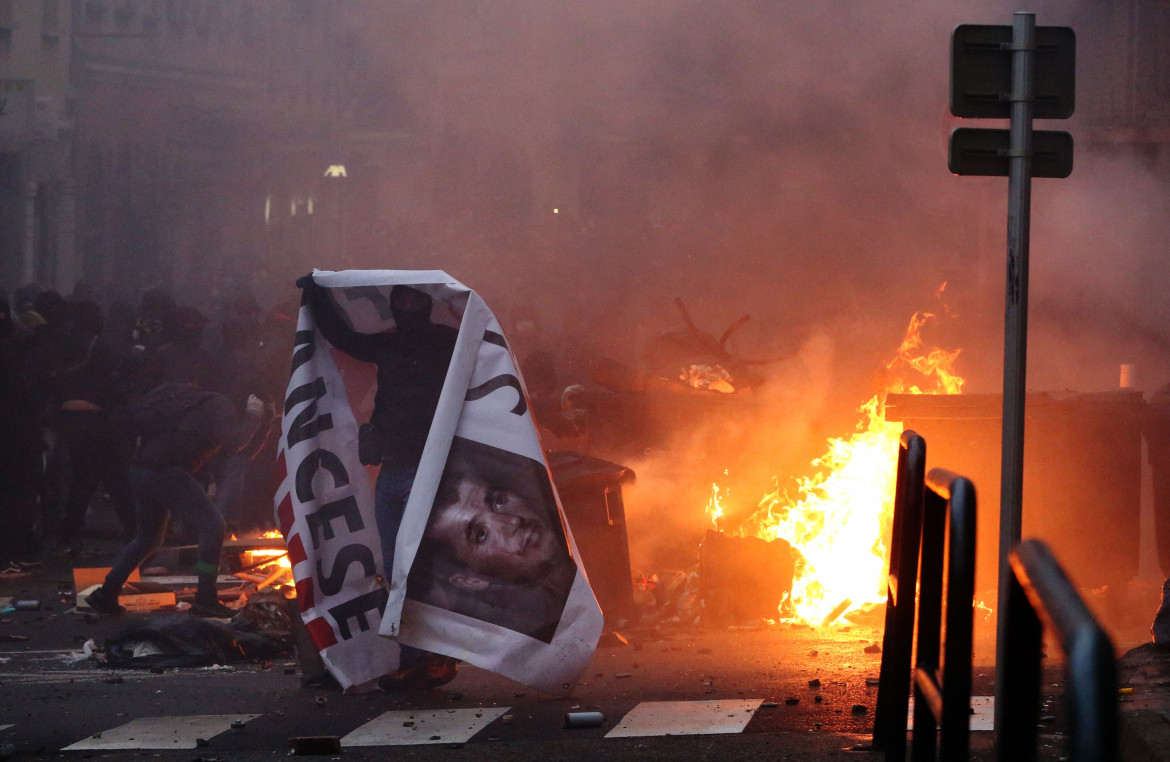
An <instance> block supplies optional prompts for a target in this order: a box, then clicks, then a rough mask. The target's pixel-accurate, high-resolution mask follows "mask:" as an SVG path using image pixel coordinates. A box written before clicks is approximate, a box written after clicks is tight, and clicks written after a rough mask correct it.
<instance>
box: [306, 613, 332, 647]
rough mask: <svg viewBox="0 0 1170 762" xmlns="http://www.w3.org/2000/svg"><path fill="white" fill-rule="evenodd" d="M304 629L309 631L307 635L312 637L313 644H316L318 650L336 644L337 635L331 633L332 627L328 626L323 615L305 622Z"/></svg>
mask: <svg viewBox="0 0 1170 762" xmlns="http://www.w3.org/2000/svg"><path fill="white" fill-rule="evenodd" d="M305 629H306V630H308V631H309V637H310V638H312V639H313V645H315V646H317V650H318V651H324V650H325V649H326V648H328V647H329V646H335V645H337V636H336V635H334V634H333V628H332V627H330V626H329V623H328V622H326V621H325V618H324V617H317V618H316V619H314V620H312V621H311V622H306V623H305Z"/></svg>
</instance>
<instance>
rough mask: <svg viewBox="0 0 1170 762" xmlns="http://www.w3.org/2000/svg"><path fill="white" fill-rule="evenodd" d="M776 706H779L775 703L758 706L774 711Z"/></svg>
mask: <svg viewBox="0 0 1170 762" xmlns="http://www.w3.org/2000/svg"><path fill="white" fill-rule="evenodd" d="M778 706H780V705H779V704H777V703H776V702H775V701H765V702H764V703H762V704H760V707H761V708H763V709H775V708H776V707H778Z"/></svg>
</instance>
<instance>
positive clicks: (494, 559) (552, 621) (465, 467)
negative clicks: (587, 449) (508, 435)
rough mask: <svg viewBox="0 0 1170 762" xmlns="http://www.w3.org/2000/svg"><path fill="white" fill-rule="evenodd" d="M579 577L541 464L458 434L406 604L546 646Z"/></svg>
mask: <svg viewBox="0 0 1170 762" xmlns="http://www.w3.org/2000/svg"><path fill="white" fill-rule="evenodd" d="M575 574H576V566H575V564H574V563H573V560H572V558H571V556H570V554H569V546H568V542H567V540H566V537H565V530H564V527H563V525H562V523H561V519H560V514H559V512H558V510H557V504H556V498H555V496H554V494H553V490H552V485H551V484H550V482H549V479H548V471H547V469H546V468H545V467H544V464H543V463H540V462H538V461H534V460H532V459H531V458H528V457H525V456H523V455H519V454H517V453H513V452H509V451H507V450H502V449H499V448H496V447H492V446H490V445H485V444H481V443H479V442H475V441H473V440H470V439H464V438H462V437H455V438H454V439H453V441H452V443H451V450H450V454H449V455H448V458H447V464H446V467H445V468H444V470H443V475H442V478H441V480H440V482H439V488H438V492H437V493H436V496H435V502H434V505H433V507H432V509H431V515H430V519H429V521H428V522H427V528H426V532H425V534H424V539H423V542H422V544H421V545H420V547H419V553H418V555H417V556H416V557H415V563H414V567H413V568H412V570H411V574H410V577H409V579H408V581H407V597H409V598H412V599H414V600H417V601H420V602H423V603H428V604H430V605H432V606H436V607H438V608H442V609H446V610H448V611H453V612H455V613H458V614H463V615H465V616H469V617H472V618H474V619H479V620H482V621H485V622H488V623H490V624H495V625H498V626H500V627H505V628H507V629H510V630H514V631H516V632H520V633H522V634H524V635H528V636H529V637H533V638H536V639H537V640H542V641H544V642H546V643H547V642H550V641H551V639H552V635H553V633H554V632H555V630H556V625H557V623H558V622H559V621H560V619H561V614H562V612H563V610H564V607H565V601H566V600H567V599H568V596H569V590H570V589H571V587H572V584H573V577H574V575H575Z"/></svg>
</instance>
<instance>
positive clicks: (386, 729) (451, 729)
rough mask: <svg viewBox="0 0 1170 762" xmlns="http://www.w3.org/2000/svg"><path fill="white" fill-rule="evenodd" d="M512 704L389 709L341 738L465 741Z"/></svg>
mask: <svg viewBox="0 0 1170 762" xmlns="http://www.w3.org/2000/svg"><path fill="white" fill-rule="evenodd" d="M507 711H508V707H498V706H495V707H487V708H482V709H446V710H443V709H440V710H437V711H433V712H427V711H395V712H386V713H385V714H382V715H379V716H378V717H375V718H374V719H372V720H370V721H369V722H367V723H366V724H365V725H362V726H361V727H360V728H358V729H357V730H355V731H353V732H352V733H350V734H349V735H347V736H345V737H344V738H342V739H341V745H342V746H343V747H344V746H406V745H410V744H428V743H464V742H465V741H469V740H471V737H472V736H474V735H475V734H476V733H478V732H479V731H481V730H483V729H484V728H485V727H487V726H488V725H489V724H490V723H491V722H492V721H493V720H495V719H496V718H497V717H499V716H501V715H502V714H504V713H505V712H507Z"/></svg>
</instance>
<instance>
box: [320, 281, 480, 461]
mask: <svg viewBox="0 0 1170 762" xmlns="http://www.w3.org/2000/svg"><path fill="white" fill-rule="evenodd" d="M306 280H308V281H309V283H308V284H306V285H305V295H306V298H307V300H308V304H309V306H310V308H311V309H312V310H313V316H314V318H315V319H316V321H317V327H318V328H320V329H321V333H322V334H323V335H324V336H325V338H326V339H328V340H329V343H330V344H332V345H333V346H335V347H337V348H338V349H340V350H341V351H343V352H345V353H346V354H348V355H350V356H352V357H353V358H355V359H357V360H361V361H363V362H370V363H374V364H375V365H376V366H377V369H378V390H377V392H376V393H375V395H374V412H373V414H372V415H371V417H370V423H372V424H373V426H374V428H375V429H376V430H377V431H378V433H379V434H380V435H381V439H382V449H383V456H382V462H383V464H387V465H391V466H394V467H398V468H407V469H414V468H417V467H418V462H419V460H420V459H421V458H422V451H423V445H425V444H426V441H427V434H428V432H429V431H430V428H431V421H432V419H433V418H434V417H435V409H436V408H437V407H438V405H439V395H440V393H441V392H442V390H443V381H444V379H445V378H446V377H447V368H448V366H449V365H450V364H451V355H452V354H453V353H454V351H455V339H456V337H457V336H458V333H459V332H458V331H456V330H455V329H454V328H452V327H450V326H447V325H439V324H435V323H432V322H430V311H429V309H428V310H427V311H426V314H425V315H404V314H399V313H398V312H396V311H395V312H394V318H395V321H396V323H397V324H398V328H397V330H395V331H392V332H387V333H374V334H367V333H358V332H356V331H353V330H352V329H350V328H349V326H347V325H346V323H345V321H344V319H343V318H342V316H341V315H340V314H338V310H337V309H336V307H335V306H334V305H333V303H332V302H331V301H330V299H329V296H328V295H327V293H326V292H327V289H325V288H322V287H321V286H318V285H316V284H315V283H312V279H311V278H308V279H306ZM392 311H393V307H392Z"/></svg>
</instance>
